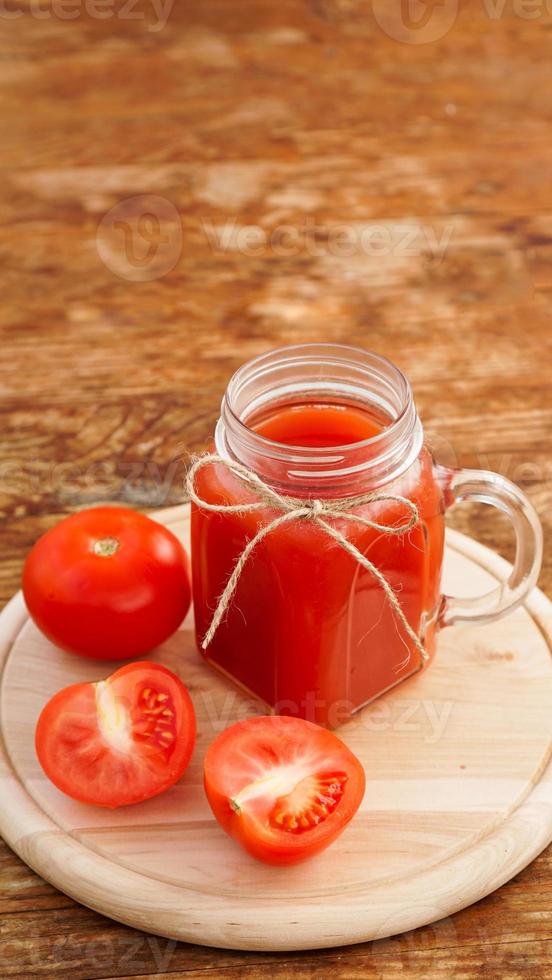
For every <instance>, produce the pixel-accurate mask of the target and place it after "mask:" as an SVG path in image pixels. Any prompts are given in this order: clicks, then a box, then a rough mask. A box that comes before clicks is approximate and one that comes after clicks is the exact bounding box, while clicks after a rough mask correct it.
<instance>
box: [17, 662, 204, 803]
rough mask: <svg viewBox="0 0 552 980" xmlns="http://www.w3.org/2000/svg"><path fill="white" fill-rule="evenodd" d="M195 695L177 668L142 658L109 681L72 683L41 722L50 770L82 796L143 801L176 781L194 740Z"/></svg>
mask: <svg viewBox="0 0 552 980" xmlns="http://www.w3.org/2000/svg"><path fill="white" fill-rule="evenodd" d="M195 731H196V724H195V714H194V709H193V705H192V702H191V699H190V695H189V694H188V691H187V690H186V688H185V686H184V684H183V683H182V681H181V680H180V679H179V678H178V677H177V676H176V674H173V673H172V671H170V670H168V669H167V668H166V667H162V666H160V665H159V664H154V663H149V662H147V661H141V662H138V663H134V664H129V665H128V666H126V667H122V668H121V670H117V671H116V672H115V673H114V674H112V675H111V677H108V678H107V680H105V681H98V682H97V683H95V684H72V685H71V686H70V687H66V688H64V690H62V691H59V692H58V693H57V694H55V695H54V697H53V698H52V699H51V700H50V701H48V704H47V705H46V706H45V708H44V709H43V711H42V713H41V715H40V718H39V719H38V724H37V727H36V752H37V755H38V759H39V761H40V764H41V766H42V768H43V769H44V772H45V773H46V775H47V776H48V777H49V778H50V779H51V780H52V782H53V783H54V784H55V785H56V786H57V787H58V789H60V790H61V791H62V792H63V793H67V795H68V796H72V797H73V799H75V800H80V801H81V802H83V803H95V804H97V805H98V806H107V807H117V806H124V805H125V804H128V803H139V802H141V801H142V800H148V799H150V797H152V796H157V794H158V793H162V792H163V791H164V790H166V789H168V788H169V786H173V785H174V783H176V782H177V780H178V779H180V777H181V776H182V774H183V773H184V770H185V769H186V767H187V765H188V763H189V761H190V757H191V755H192V751H193V747H194V742H195Z"/></svg>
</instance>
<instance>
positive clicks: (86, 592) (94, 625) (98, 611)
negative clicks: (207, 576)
mask: <svg viewBox="0 0 552 980" xmlns="http://www.w3.org/2000/svg"><path fill="white" fill-rule="evenodd" d="M23 594H24V596H25V602H26V604H27V608H28V610H29V613H30V615H31V617H32V618H33V620H34V622H35V623H36V625H37V626H38V628H39V629H40V630H41V631H42V632H43V633H44V634H45V636H47V637H48V639H50V640H52V642H53V643H55V644H57V646H59V647H61V648H62V649H63V650H67V651H68V652H69V653H78V654H81V655H82V656H85V657H91V658H94V659H97V660H125V659H130V658H131V657H141V656H144V655H145V654H147V653H149V652H150V651H151V650H152V649H153V648H154V647H156V646H158V645H159V644H160V643H163V642H164V640H166V639H167V638H168V637H169V636H171V634H172V633H174V632H175V630H176V629H178V627H179V625H180V623H181V622H182V620H183V619H184V616H185V615H186V613H187V612H188V609H189V608H190V602H191V584H190V569H189V561H188V556H187V554H186V552H185V550H184V547H183V545H182V544H181V543H180V541H179V540H178V539H177V538H176V537H175V535H174V534H173V533H172V531H169V529H168V528H166V527H163V525H162V524H159V523H157V521H153V520H151V518H149V517H146V516H145V515H144V514H139V513H138V512H137V511H133V510H130V509H129V508H127V507H93V508H91V509H90V510H84V511H80V512H79V513H77V514H73V515H72V516H71V517H67V518H65V520H63V521H60V523H59V524H57V525H56V526H55V527H53V528H51V529H50V530H49V531H47V532H46V534H44V535H43V536H42V537H41V538H40V539H39V540H38V541H37V542H36V544H35V545H34V547H33V548H32V550H31V551H30V553H29V555H28V557H27V560H26V562H25V567H24V569H23Z"/></svg>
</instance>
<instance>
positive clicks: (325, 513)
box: [186, 453, 428, 660]
mask: <svg viewBox="0 0 552 980" xmlns="http://www.w3.org/2000/svg"><path fill="white" fill-rule="evenodd" d="M212 463H220V464H222V465H223V466H225V467H226V469H227V470H229V471H230V473H233V475H234V476H236V477H237V478H238V479H239V480H241V481H242V482H243V483H244V484H245V485H246V486H247V488H248V489H249V490H251V491H253V493H254V494H255V496H256V497H257V498H258V499H257V500H254V501H250V502H244V503H240V504H212V503H210V502H209V501H208V500H204V499H203V497H201V496H200V495H199V494H198V492H197V490H196V487H195V479H196V476H197V474H198V472H199V470H201V469H203V467H204V466H210V465H211V464H212ZM186 489H187V491H188V495H189V497H190V499H191V500H193V502H194V503H195V504H197V506H198V507H201V508H202V510H210V511H214V512H215V513H217V514H247V513H250V512H253V511H260V510H265V509H266V508H267V507H272V508H274V509H275V510H278V511H281V513H280V514H279V516H278V517H275V518H274V519H273V520H272V521H269V523H268V524H265V525H264V526H263V527H261V528H259V530H258V531H257V533H256V534H255V536H254V537H253V538H251V540H250V541H248V542H247V544H246V545H245V547H244V549H243V551H242V553H241V555H240V556H239V558H238V560H237V562H236V564H235V565H234V568H233V570H232V574H231V575H230V578H229V579H228V582H227V583H226V586H225V588H224V591H223V592H222V594H221V595H220V597H219V600H218V602H217V607H216V609H215V612H214V614H213V618H212V620H211V625H210V626H209V629H208V630H207V633H206V634H205V636H204V638H203V642H202V644H201V646H202V649H203V650H205V649H207V647H208V646H209V644H210V643H211V640H212V639H213V637H214V635H215V633H216V631H217V629H218V627H219V625H220V622H221V620H222V617H223V616H224V614H225V612H226V610H227V609H228V606H229V605H230V603H231V601H232V599H233V597H234V593H235V591H236V588H237V585H238V582H239V580H240V576H241V574H242V572H243V570H244V567H245V565H246V563H247V561H248V560H249V558H250V557H251V554H252V553H253V551H254V550H255V548H256V547H257V545H258V544H260V543H261V541H263V539H264V538H266V537H268V535H269V534H272V532H273V531H276V530H277V528H279V527H281V526H282V525H283V524H288V523H289V522H290V521H297V520H310V521H312V523H313V524H315V525H316V527H319V528H321V529H322V530H323V531H324V532H325V533H326V534H327V535H328V536H329V537H330V538H333V540H334V541H337V543H338V544H339V545H340V546H341V547H342V548H343V549H344V551H346V552H347V553H348V554H349V555H351V557H352V558H354V559H355V561H357V562H358V564H359V565H362V567H363V568H366V569H367V571H369V572H370V573H371V574H372V575H373V577H374V578H375V579H376V580H377V581H378V582H379V584H380V585H381V587H382V589H383V591H384V592H385V594H386V596H387V598H388V600H389V602H390V604H391V606H392V608H393V611H394V613H395V615H396V616H397V619H398V620H399V622H400V623H401V625H402V627H403V629H404V631H405V633H406V634H407V635H408V636H409V637H410V639H411V640H412V642H413V644H414V645H415V647H416V649H417V651H418V653H419V654H420V656H421V658H422V660H427V659H428V654H427V652H426V650H425V647H424V645H423V643H422V641H421V639H420V637H419V636H418V635H417V634H416V633H415V632H414V630H413V629H412V627H411V625H410V623H409V622H408V620H407V618H406V616H405V614H404V612H403V611H402V608H401V605H400V603H399V600H398V599H397V596H396V595H395V592H394V591H393V589H392V587H391V586H390V584H389V582H388V581H387V579H386V578H385V575H383V573H382V572H381V571H380V570H379V568H377V567H376V565H374V563H373V562H371V561H370V560H369V559H368V558H367V557H366V555H363V554H362V552H361V551H359V550H358V548H356V547H355V545H354V544H352V543H351V541H349V540H348V539H347V538H346V537H345V535H344V534H342V533H341V531H338V530H337V528H335V527H333V526H332V525H331V524H328V522H327V520H325V518H340V519H341V520H345V521H350V522H351V523H355V524H362V525H363V526H364V527H370V528H372V529H373V530H375V531H381V533H382V534H389V535H396V536H400V535H402V534H407V533H408V531H410V530H412V528H413V527H415V525H416V524H417V523H418V522H419V519H420V517H419V514H418V508H417V507H416V504H415V503H413V501H412V500H409V499H408V497H402V496H400V494H391V493H379V492H377V491H376V492H372V493H364V494H360V495H359V496H356V497H345V498H340V499H332V500H318V499H316V500H302V499H300V498H298V497H288V496H285V495H284V494H281V493H278V492H277V491H276V490H273V488H272V487H270V486H268V484H266V483H265V482H264V481H263V480H261V478H260V477H259V476H257V474H256V473H253V472H252V471H251V470H248V469H247V467H246V466H242V464H241V463H237V462H234V461H232V460H228V459H224V457H222V456H219V455H218V454H216V453H207V454H205V455H204V456H200V457H199V458H197V459H196V460H194V462H193V463H192V466H191V467H190V469H189V471H188V474H187V477H186ZM381 500H394V501H395V502H396V503H400V504H403V505H404V506H405V507H406V509H407V510H408V511H409V512H410V517H409V519H408V521H406V522H405V523H403V524H396V525H389V524H379V523H378V522H377V521H371V520H369V518H367V517H361V516H360V515H359V514H355V513H354V512H353V511H354V509H355V508H356V507H360V506H361V505H363V504H370V503H374V502H376V501H381Z"/></svg>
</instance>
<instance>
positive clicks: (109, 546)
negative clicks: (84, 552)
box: [92, 538, 121, 558]
mask: <svg viewBox="0 0 552 980" xmlns="http://www.w3.org/2000/svg"><path fill="white" fill-rule="evenodd" d="M120 545H121V542H120V541H119V540H118V539H117V538H100V539H99V540H98V541H95V542H94V547H93V549H92V550H93V552H94V554H95V555H101V557H102V558H109V557H110V555H114V554H115V552H116V551H118V550H119V548H120Z"/></svg>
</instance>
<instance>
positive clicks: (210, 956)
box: [0, 0, 552, 980]
mask: <svg viewBox="0 0 552 980" xmlns="http://www.w3.org/2000/svg"><path fill="white" fill-rule="evenodd" d="M106 15H109V16H106ZM401 18H402V19H401ZM417 18H418V19H417ZM551 29H552V17H551V15H550V4H547V3H545V2H543V3H542V4H541V5H540V6H539V3H538V2H537V3H536V4H535V3H531V4H530V5H529V4H523V3H517V4H516V2H513V3H509V2H506V3H505V4H498V3H490V2H489V0H488V2H485V0H472V2H471V3H470V4H467V3H461V4H460V5H458V4H457V3H456V0H444V2H443V3H442V4H441V5H440V6H439V5H434V4H426V5H425V6H423V5H421V4H418V5H417V6H416V5H412V9H411V7H410V6H409V5H408V4H407V3H403V4H402V6H401V5H400V4H399V3H398V0H397V2H396V3H395V2H393V0H385V2H382V0H373V3H372V5H370V4H368V3H367V2H365V0H310V2H300V0H289V2H282V3H280V4H272V3H270V2H269V0H233V2H226V3H225V2H223V0H218V2H217V0H202V2H201V3H199V2H197V3H196V4H188V3H186V4H184V3H180V4H178V3H176V4H174V7H172V9H171V3H170V0H168V2H167V3H163V2H161V0H158V2H157V3H154V0H151V2H150V0H137V2H134V0H133V2H132V3H129V2H128V0H126V2H123V0H112V3H111V5H110V3H109V0H108V3H107V4H106V3H105V2H104V3H94V2H92V0H87V2H86V3H85V2H84V0H82V2H80V0H71V2H68V0H65V2H63V0H57V3H56V0H48V2H47V0H42V2H39V0H33V2H32V3H30V4H29V3H23V2H21V3H20V2H19V0H7V4H3V6H2V11H1V12H0V39H1V40H0V50H1V57H2V61H1V68H0V72H1V74H0V77H1V79H2V81H3V85H2V89H1V91H0V103H1V117H2V120H3V159H2V172H3V180H2V186H1V190H0V194H1V196H2V199H3V221H2V230H1V232H0V234H1V241H2V267H3V272H4V286H3V292H2V301H3V302H2V314H1V317H2V319H1V326H2V354H3V356H2V359H1V363H0V372H1V390H2V439H1V443H2V451H1V456H0V510H1V518H2V524H3V528H2V562H1V565H0V590H1V597H2V599H3V600H7V599H8V598H9V597H10V595H12V593H13V592H14V591H15V590H16V589H17V588H18V586H19V577H20V570H21V563H22V560H23V558H24V555H25V553H26V551H27V549H28V548H29V547H30V545H31V544H32V543H33V542H34V541H35V540H36V538H37V537H38V536H39V535H40V534H41V533H42V532H43V531H44V530H45V529H46V528H48V527H50V526H51V525H52V524H54V523H55V522H56V521H57V520H58V519H59V518H60V517H61V516H63V515H64V514H67V513H69V512H70V511H72V510H74V509H77V508H80V507H83V506H86V505H88V504H91V503H92V502H96V501H99V500H107V501H114V502H115V501H119V502H124V503H127V504H130V505H133V506H136V507H140V508H144V509H152V508H155V507H157V506H167V505H170V504H173V503H177V502H178V501H179V500H180V499H181V498H182V485H181V484H182V474H183V467H184V463H183V462H182V458H183V456H185V454H186V452H188V451H190V450H194V449H197V448H199V447H200V446H201V445H202V444H203V443H204V441H205V439H206V438H207V437H208V435H209V433H210V432H211V430H212V428H213V423H214V421H215V419H216V416H217V409H218V405H219V400H220V397H221V394H222V392H223V389H224V386H225V382H226V379H227V378H228V376H229V374H230V373H231V372H232V371H233V370H234V369H235V368H236V367H237V366H238V365H239V364H240V363H241V362H242V361H244V360H245V359H246V358H249V357H251V356H253V355H255V354H257V353H259V352H261V351H264V350H267V349H269V348H270V347H273V346H277V345H281V344H289V343H295V342H299V341H305V340H332V341H339V342H345V343H351V344H359V345H362V346H365V347H371V348H375V349H377V350H379V351H381V352H383V353H384V354H387V355H389V356H390V357H391V358H393V359H394V360H395V361H397V362H398V363H399V365H400V366H401V367H403V368H404V370H405V371H406V372H407V373H408V375H409V376H410V378H411V379H412V382H413V386H414V389H415V394H416V398H417V401H418V404H419V407H420V410H421V414H422V417H423V420H424V422H425V424H426V428H427V431H428V433H429V436H430V438H431V440H432V441H433V443H434V445H435V447H436V450H437V452H438V453H439V454H440V456H441V458H442V459H443V461H445V462H449V463H454V462H456V463H458V464H459V465H474V466H483V467H489V468H493V469H496V470H498V471H499V472H501V473H504V474H506V475H507V476H509V477H510V478H511V479H514V480H516V481H517V482H518V483H520V484H521V486H522V487H523V488H524V489H525V490H526V492H527V493H528V494H529V496H530V497H531V499H532V500H533V502H534V503H535V505H536V507H537V508H538V510H539V511H540V514H541V516H542V519H543V522H544V524H545V531H546V534H547V535H548V541H549V540H550V530H551V528H552V518H551V517H550V514H551V512H552V484H551V476H552V463H551V447H552V417H551V416H552V413H551V397H550V374H551V369H552V361H551V353H552V351H551V340H550V338H551V333H550V313H551V306H552V303H551V289H552V278H551V276H550V265H549V259H550V257H551V255H552V211H551V210H550V203H551V202H550V191H549V189H550V177H551V164H552V152H551V147H550V134H549V123H548V122H547V116H548V117H549V113H550V109H551V106H552V94H551V93H552V90H551V86H550V69H549V68H548V67H547V66H546V63H545V58H546V56H547V53H548V47H547V45H549V43H550V37H551ZM419 42H424V43H419ZM452 520H453V523H455V525H456V526H457V527H460V528H461V529H462V530H464V531H467V532H468V533H470V534H473V535H474V536H476V537H478V538H479V539H480V540H482V541H484V542H485V543H486V544H489V545H491V546H493V547H496V548H498V549H499V550H500V551H501V552H502V553H503V554H505V555H506V556H507V557H511V554H512V550H511V541H510V537H509V532H508V531H507V528H506V525H505V524H503V523H501V522H500V520H499V519H493V518H492V517H489V514H488V513H480V511H479V509H477V508H474V509H473V510H472V509H468V508H466V509H465V510H463V511H462V514H461V515H460V514H458V515H457V516H453V518H452ZM545 554H546V557H545V566H544V571H543V575H542V580H541V585H542V587H543V588H544V589H545V590H548V592H549V593H550V591H551V590H552V563H551V561H550V555H549V552H548V551H546V553H545ZM551 870H552V857H551V853H550V851H549V852H547V853H545V854H543V855H541V857H540V858H539V859H538V860H536V861H535V862H534V863H533V864H532V865H531V866H530V867H529V868H527V870H526V871H524V872H523V873H522V874H521V875H519V876H518V877H517V878H516V879H515V880H514V881H512V882H510V883H509V884H508V885H506V886H505V887H503V888H501V889H500V891H498V892H497V893H495V894H494V895H491V896H490V897H489V898H487V899H486V900H484V901H482V902H480V903H478V905H476V906H474V907H472V908H469V909H466V910H465V911H464V912H461V913H459V914H458V915H455V916H454V917H453V918H452V919H450V920H446V921H444V922H440V923H436V924H434V925H432V926H428V927H427V928H424V929H420V930H417V931H416V932H415V933H412V934H409V935H405V936H398V937H395V938H393V939H389V940H385V941H381V942H378V943H367V944H364V945H360V946H356V947H353V948H348V949H347V948H345V949H331V950H327V951H324V952H318V953H313V954H308V953H307V954H305V953H301V954H297V955H293V954H280V955H269V954H266V955H262V954H253V953H250V954H241V953H236V952H224V951H220V950H212V949H206V948H202V947H193V946H184V945H176V944H175V943H169V942H165V941H164V940H159V939H156V938H154V937H150V936H147V935H145V934H140V933H137V932H134V931H132V930H131V929H128V928H125V927H123V926H119V925H117V924H115V923H113V922H110V921H108V920H106V919H104V918H102V917H101V916H99V915H97V914H95V913H93V912H90V911H88V910H87V909H85V908H82V907H80V906H78V905H76V904H75V903H74V902H72V901H71V900H70V899H68V898H65V897H64V896H63V895H61V894H59V893H58V892H57V891H55V890H54V889H53V888H52V887H50V886H49V885H47V884H46V883H45V882H43V881H42V880H40V879H39V878H37V877H36V876H35V875H34V874H33V873H32V872H31V871H30V870H29V869H28V868H27V867H25V866H24V865H23V864H22V863H21V862H20V861H19V860H18V859H17V858H16V857H15V856H14V855H13V854H12V853H11V852H10V851H9V850H8V849H7V848H6V847H5V846H3V845H2V847H1V849H0V915H1V922H0V964H1V967H0V972H1V975H2V976H3V977H25V978H27V977H35V976H36V977H58V976H59V977H61V976H64V975H66V974H67V973H69V974H70V975H71V976H72V977H74V978H75V980H78V978H87V980H88V978H90V980H91V978H100V977H105V978H107V977H111V978H115V977H117V978H119V977H141V978H146V977H162V976H171V977H174V978H176V977H192V976H197V975H200V974H205V975H211V976H215V977H217V978H223V977H228V978H231V977H244V978H246V977H247V978H254V977H267V978H268V977H271V978H276V977H282V978H284V977H291V976H293V977H299V978H305V980H306V978H317V980H318V978H322V977H325V976H329V975H332V976H335V977H340V978H351V980H352V978H356V977H359V978H360V977H384V978H387V977H390V978H393V977H399V976H400V977H405V976H406V977H415V978H422V977H424V978H425V977H441V976H442V977H452V976H456V977H460V976H461V977H475V976H481V975H482V976H485V977H492V978H495V977H501V978H509V977H519V976H525V975H526V974H527V975H529V974H531V975H532V976H533V977H544V976H546V975H550V974H549V971H550V969H551V964H552V942H551V938H552V877H551ZM290 900H292V896H290Z"/></svg>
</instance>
